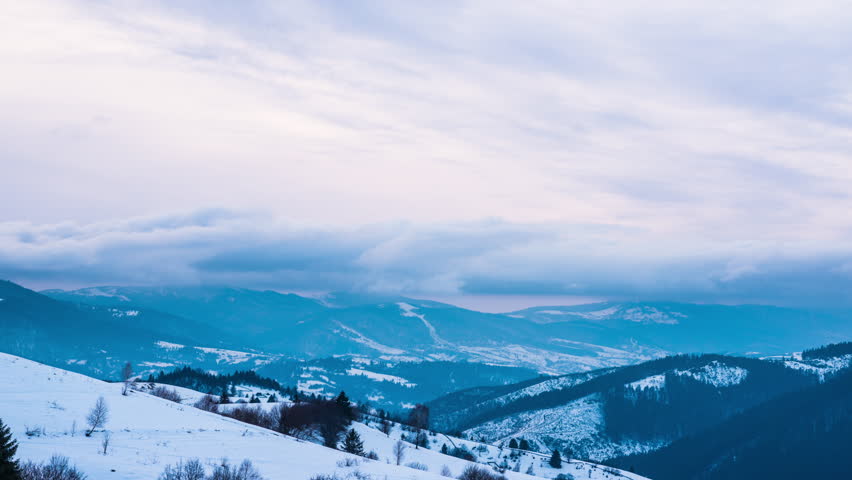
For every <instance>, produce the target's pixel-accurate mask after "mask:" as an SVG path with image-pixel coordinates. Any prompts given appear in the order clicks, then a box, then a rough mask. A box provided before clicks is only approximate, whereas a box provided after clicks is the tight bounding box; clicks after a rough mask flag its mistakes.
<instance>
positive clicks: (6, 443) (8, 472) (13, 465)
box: [0, 420, 21, 480]
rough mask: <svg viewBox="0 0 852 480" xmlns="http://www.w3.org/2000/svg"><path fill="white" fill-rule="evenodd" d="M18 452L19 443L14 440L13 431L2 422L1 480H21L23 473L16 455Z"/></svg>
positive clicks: (0, 437)
mask: <svg viewBox="0 0 852 480" xmlns="http://www.w3.org/2000/svg"><path fill="white" fill-rule="evenodd" d="M17 451H18V442H16V441H15V439H14V438H12V430H11V429H10V428H9V427H7V426H6V425H4V424H3V420H0V479H3V480H19V479H20V478H21V472H20V470H19V469H18V461H17V460H15V453H16V452H17Z"/></svg>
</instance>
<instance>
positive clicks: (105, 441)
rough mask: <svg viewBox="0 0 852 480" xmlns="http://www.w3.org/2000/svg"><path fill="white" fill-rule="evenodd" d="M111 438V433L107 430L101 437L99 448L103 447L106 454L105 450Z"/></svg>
mask: <svg viewBox="0 0 852 480" xmlns="http://www.w3.org/2000/svg"><path fill="white" fill-rule="evenodd" d="M110 440H112V435H111V434H110V433H109V432H104V436H103V438H102V439H101V448H102V449H103V454H104V455H106V454H107V450H108V449H109V441H110Z"/></svg>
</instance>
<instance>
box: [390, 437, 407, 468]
mask: <svg viewBox="0 0 852 480" xmlns="http://www.w3.org/2000/svg"><path fill="white" fill-rule="evenodd" d="M407 448H408V446H407V445H406V444H405V442H403V441H402V440H397V441H396V443H394V444H393V457H394V459H396V464H397V465H401V464H402V461H403V460H405V449H407Z"/></svg>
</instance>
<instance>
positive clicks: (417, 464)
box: [405, 462, 429, 472]
mask: <svg viewBox="0 0 852 480" xmlns="http://www.w3.org/2000/svg"><path fill="white" fill-rule="evenodd" d="M405 466H406V467H408V468H413V469H415V470H423V471H424V472H428V471H429V467H428V466H426V464H423V463H420V462H409V463H406V464H405Z"/></svg>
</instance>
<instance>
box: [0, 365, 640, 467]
mask: <svg viewBox="0 0 852 480" xmlns="http://www.w3.org/2000/svg"><path fill="white" fill-rule="evenodd" d="M0 385H2V395H0V412H2V413H0V415H2V418H3V421H4V422H5V423H6V424H8V425H9V426H10V427H11V428H12V431H13V434H14V436H15V438H16V439H17V440H18V441H19V442H20V449H19V451H18V456H19V457H20V458H21V459H23V460H35V461H42V460H46V459H48V458H49V457H50V456H51V455H54V454H60V455H64V456H67V457H69V458H70V459H71V461H72V462H73V463H75V464H76V465H77V467H78V468H79V469H80V470H82V471H83V472H85V473H86V474H88V475H89V478H91V479H97V480H101V479H110V478H113V479H128V480H132V479H140V480H141V479H145V480H151V479H154V478H157V477H158V476H159V474H160V473H161V472H162V471H163V470H164V468H165V467H166V466H167V465H173V464H176V463H177V462H179V461H181V460H188V459H192V458H198V459H200V460H201V461H202V462H203V463H205V464H209V465H213V464H216V463H218V462H220V461H221V459H222V458H228V459H230V460H231V461H232V462H233V463H239V462H241V461H242V460H243V459H249V460H251V461H252V462H253V463H254V465H255V466H256V467H257V468H258V469H259V470H260V472H261V473H262V474H263V476H264V477H265V478H266V479H268V480H277V479H282V480H284V479H287V480H299V479H305V480H308V479H310V478H311V477H313V476H314V475H317V474H329V475H330V474H336V475H337V476H338V477H339V478H341V479H344V478H359V479H366V478H373V479H389V480H391V479H400V480H401V479H410V480H417V479H424V480H426V479H436V480H437V479H440V478H445V477H442V476H441V472H442V470H444V466H446V468H447V469H448V470H449V472H451V474H452V475H453V476H458V475H459V474H460V473H461V472H462V471H463V470H464V468H465V467H466V466H468V465H470V462H467V461H465V460H461V459H458V458H455V457H451V456H448V455H443V454H441V453H439V452H438V451H436V450H435V449H434V447H432V448H433V449H424V448H420V449H414V447H413V445H408V448H407V449H406V452H405V459H404V462H403V464H404V465H400V466H397V465H396V464H395V462H394V461H392V460H391V458H392V456H393V455H392V449H393V445H394V443H395V442H396V440H397V439H398V438H399V436H400V433H401V432H400V431H399V428H398V427H397V428H394V430H393V431H392V432H391V434H390V435H389V436H388V435H385V434H383V433H381V432H379V431H378V430H376V429H373V428H371V427H368V426H367V425H364V424H355V428H356V430H358V431H359V432H360V434H361V437H362V438H363V440H364V444H365V448H366V449H367V450H374V451H375V452H376V453H378V456H379V460H375V461H370V460H366V459H363V458H360V457H355V456H352V455H349V454H346V453H343V452H340V451H337V450H333V449H329V448H325V447H322V446H320V445H317V444H314V443H310V442H307V441H303V440H297V439H295V438H292V437H288V436H285V435H282V434H279V433H276V432H273V431H270V430H266V429H263V428H260V427H255V426H252V425H248V424H245V423H241V422H239V421H236V420H233V419H231V418H227V417H223V416H219V415H217V414H214V413H210V412H206V411H202V410H199V409H196V408H194V407H192V406H189V405H185V404H179V403H174V402H170V401H167V400H164V399H161V398H158V397H154V396H151V395H149V394H147V393H144V392H142V391H131V392H129V394H128V395H127V396H123V395H122V394H121V390H122V385H120V384H112V383H106V382H102V381H99V380H96V379H93V378H90V377H86V376H83V375H80V374H77V373H72V372H69V371H65V370H61V369H58V368H54V367H49V366H46V365H43V364H39V363H36V362H33V361H30V360H26V359H23V358H20V357H16V356H13V355H8V354H2V353H0ZM189 393H191V392H187V391H183V394H184V395H186V396H187V397H191V396H192V395H188V394H189ZM101 396H103V397H104V399H105V400H106V403H107V405H108V407H109V420H108V422H107V424H106V426H105V427H104V429H98V430H96V431H95V432H94V434H93V435H92V436H91V437H86V436H85V435H84V434H83V430H84V429H85V418H86V415H87V413H88V412H89V410H90V409H91V407H92V405H94V404H95V402H96V401H97V399H98V397H101ZM107 434H108V435H109V436H110V442H109V445H108V446H107V448H106V454H104V453H103V439H104V437H105V436H106V435H107ZM431 442H433V444H434V445H438V444H440V443H442V442H449V443H455V444H459V443H462V444H465V445H466V446H468V448H470V449H476V450H478V451H480V452H482V453H481V455H480V458H481V459H483V461H485V460H490V461H496V460H498V459H499V458H500V457H501V456H502V455H506V454H507V453H508V449H504V450H501V449H499V448H497V447H494V446H482V445H479V444H476V443H475V442H470V441H465V440H460V439H456V438H450V437H445V436H442V435H433V436H432V438H431ZM438 448H440V447H438ZM522 458H523V459H524V462H526V463H525V464H524V465H523V466H524V468H525V470H524V471H526V469H527V468H529V466H530V465H532V466H533V470H534V471H535V472H536V474H537V475H538V476H530V475H525V474H523V473H517V472H512V471H507V472H506V473H505V475H506V476H507V477H508V478H509V479H518V480H521V479H525V478H527V479H532V478H554V477H555V476H556V475H558V474H559V473H565V474H570V475H572V476H574V477H575V478H578V479H579V478H588V479H593V480H604V479H624V480H626V479H633V480H641V479H642V478H643V477H640V476H637V475H634V474H631V473H626V472H622V471H618V470H614V469H607V468H603V467H601V466H598V465H595V464H590V463H586V462H578V461H572V462H571V463H569V464H565V465H563V468H562V469H561V470H555V469H551V468H549V467H546V466H545V465H546V460H545V458H544V456H538V455H535V454H531V453H530V454H526V455H524V456H523V457H522ZM347 459H350V460H352V459H355V460H357V462H354V463H357V464H352V463H353V462H351V461H350V462H348V463H350V465H349V466H345V465H346V463H347V462H346V460H347ZM412 462H416V463H417V464H420V465H417V466H419V467H420V469H418V468H412V467H409V466H405V465H415V464H414V463H412ZM424 467H425V468H426V469H427V470H425V471H424V470H422V468H424ZM356 472H358V473H356Z"/></svg>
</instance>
